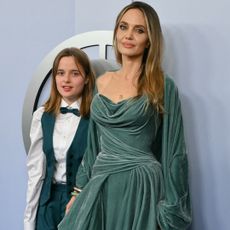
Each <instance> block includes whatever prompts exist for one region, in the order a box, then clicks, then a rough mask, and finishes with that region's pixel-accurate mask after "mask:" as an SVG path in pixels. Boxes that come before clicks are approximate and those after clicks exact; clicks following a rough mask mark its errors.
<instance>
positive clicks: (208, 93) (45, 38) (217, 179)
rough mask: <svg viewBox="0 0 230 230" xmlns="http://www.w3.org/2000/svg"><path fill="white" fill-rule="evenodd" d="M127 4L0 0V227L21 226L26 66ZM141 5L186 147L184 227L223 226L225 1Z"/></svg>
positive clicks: (227, 68) (228, 31)
mask: <svg viewBox="0 0 230 230" xmlns="http://www.w3.org/2000/svg"><path fill="white" fill-rule="evenodd" d="M130 2H131V1H124V0H123V1H122V0H119V1H107V0H99V1H90V0H84V1H82V0H69V1H61V0H49V1H45V0H40V1H38V2H36V1H29V0H23V1H20V2H17V1H10V0H1V1H0V19H1V20H0V31H1V39H0V41H1V43H0V50H1V52H0V61H1V63H0V66H1V68H0V76H1V84H0V97H1V119H0V144H1V145H0V146H1V167H0V183H1V189H0V192H1V196H0V204H1V205H2V208H1V211H0V212H1V213H0V220H1V221H0V229H4V230H5V229H6V230H8V229H9V230H12V229H19V230H20V229H23V212H24V208H25V198H26V196H25V194H26V184H27V173H26V153H25V149H24V146H23V139H22V130H21V120H22V117H21V116H22V108H23V102H24V97H25V94H26V90H27V87H28V85H29V82H30V80H31V78H32V76H33V73H34V71H35V70H36V68H37V66H38V65H39V63H40V62H41V61H42V60H43V58H44V57H45V56H46V55H47V54H48V53H49V52H50V51H51V50H52V49H54V48H55V47H56V46H57V45H58V44H60V43H61V42H63V41H65V40H66V39H68V38H69V37H71V36H74V35H76V34H80V33H83V32H88V31H92V30H112V29H113V26H114V21H115V18H116V15H117V13H118V12H119V11H120V9H121V8H122V7H123V6H125V5H126V4H128V3H130ZM146 2H148V3H149V4H151V5H152V6H153V7H154V8H155V9H156V11H157V12H158V14H159V17H160V19H161V23H162V26H163V31H164V37H165V58H164V68H165V71H166V72H167V73H168V74H170V75H171V76H172V78H173V79H174V80H175V82H176V84H177V85H178V88H179V90H180V96H181V101H182V109H183V116H184V125H185V135H186V141H187V145H188V150H189V153H188V157H189V166H190V188H191V195H192V205H193V226H192V229H193V230H216V229H220V230H228V229H230V224H229V221H228V219H229V213H230V210H229V207H230V199H229V198H228V196H229V194H230V184H229V183H228V178H229V176H230V155H229V153H230V151H229V150H230V141H229V135H228V133H229V129H230V122H229V117H230V108H229V103H228V98H230V90H228V88H229V84H230V80H229V76H230V65H229V53H230V52H229V51H230V43H229V41H230V26H229V16H228V9H229V8H230V2H229V1H228V0H219V1H211V2H210V1H208V0H203V1H199V0H193V1H187V0H174V1H170V0H164V1H162V0H155V1H146ZM89 5H90V7H88V6H89Z"/></svg>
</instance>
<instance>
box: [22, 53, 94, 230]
mask: <svg viewBox="0 0 230 230" xmlns="http://www.w3.org/2000/svg"><path fill="white" fill-rule="evenodd" d="M94 81H95V80H94V74H93V73H92V70H91V66H90V62H89V59H88V57H87V55H86V54H85V53H84V52H83V51H81V50H80V49H77V48H66V49H64V50H62V51H61V52H60V53H59V54H58V55H57V56H56V58H55V60H54V63H53V69H52V86H51V93H50V97H49V99H48V100H47V102H46V103H45V105H44V106H42V107H40V108H38V109H37V110H36V111H35V112H34V114H33V119H32V124H31V132H30V137H31V146H30V150H29V153H28V160H27V167H28V176H29V178H28V189H27V206H26V210H25V217H24V229H25V230H34V229H36V230H51V229H53V230H55V229H57V225H58V224H59V222H60V221H61V219H62V218H63V216H64V214H65V206H66V204H67V202H68V201H69V199H70V196H71V192H72V190H73V187H74V185H75V176H76V172H77V170H78V167H79V165H80V163H81V160H82V157H83V153H84V152H85V148H86V142H87V133H88V122H89V119H88V117H89V113H90V104H91V100H92V91H93V88H94Z"/></svg>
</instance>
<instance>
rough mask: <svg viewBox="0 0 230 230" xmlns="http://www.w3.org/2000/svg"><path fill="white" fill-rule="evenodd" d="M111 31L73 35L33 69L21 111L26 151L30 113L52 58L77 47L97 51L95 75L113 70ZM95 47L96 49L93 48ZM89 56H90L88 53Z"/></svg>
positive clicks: (94, 62) (28, 144)
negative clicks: (110, 51) (68, 48)
mask: <svg viewBox="0 0 230 230" xmlns="http://www.w3.org/2000/svg"><path fill="white" fill-rule="evenodd" d="M112 38H113V32H112V31H92V32H87V33H82V34H79V35H76V36H73V37H71V38H69V39H67V40H65V41H64V42H62V43H61V44H59V45H58V46H57V47H56V48H54V49H53V50H52V51H51V52H50V53H49V54H48V55H47V56H46V57H45V58H44V59H43V60H42V62H41V63H40V65H39V66H38V68H37V70H36V71H35V73H34V75H33V77H32V80H31V82H30V83H29V86H28V90H27V92H26V96H25V100H24V105H23V113H22V134H23V141H24V146H25V149H26V152H28V150H29V146H30V137H29V132H30V126H31V120H32V114H33V112H34V111H35V110H36V109H37V107H38V102H39V99H40V97H41V95H42V91H43V89H44V86H45V85H46V83H47V81H48V79H49V78H50V75H51V71H52V65H53V60H54V58H55V57H56V55H57V54H58V53H59V52H60V51H61V50H62V49H64V48H66V47H77V48H81V49H84V51H86V53H87V54H88V52H87V50H89V51H90V49H91V48H93V49H92V50H91V51H90V52H91V54H94V55H95V52H97V59H94V60H92V66H93V69H94V71H95V74H96V76H98V75H101V74H103V73H104V72H105V71H108V70H114V69H117V68H118V65H117V64H116V62H115V60H114V59H109V58H108V56H109V47H112ZM95 47H97V48H98V49H97V50H94V48H95ZM88 55H89V58H91V57H90V56H91V55H90V54H88Z"/></svg>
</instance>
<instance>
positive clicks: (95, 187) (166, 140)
mask: <svg viewBox="0 0 230 230" xmlns="http://www.w3.org/2000/svg"><path fill="white" fill-rule="evenodd" d="M164 108H165V113H164V115H163V119H162V118H161V116H160V115H159V114H158V113H157V112H156V110H155V109H154V107H153V106H151V105H149V103H148V100H147V97H146V96H141V97H139V98H129V99H127V100H123V101H120V102H119V103H113V102H112V101H111V100H110V99H109V98H107V97H105V96H103V95H100V94H98V93H97V94H96V95H95V96H94V99H93V102H92V110H91V120H90V125H89V137H88V147H87V151H86V153H85V155H84V158H83V161H82V163H81V166H80V168H79V171H78V174H77V177H76V185H77V187H79V188H82V189H83V190H82V192H81V193H80V194H79V195H78V196H77V198H76V200H75V202H74V204H73V206H72V208H71V210H70V212H69V213H68V214H67V215H66V216H65V218H64V219H63V221H62V222H61V223H60V225H59V230H143V229H144V230H157V229H158V227H159V226H160V228H161V229H163V230H174V229H181V230H183V229H186V228H187V227H188V226H189V224H190V222H191V208H190V200H189V190H188V178H187V177H188V173H187V171H188V167H187V156H186V148H185V142H184V134H183V123H182V116H181V109H180V101H179V98H178V92H177V88H176V86H175V84H174V83H173V81H172V80H171V79H170V78H168V77H166V78H165V92H164Z"/></svg>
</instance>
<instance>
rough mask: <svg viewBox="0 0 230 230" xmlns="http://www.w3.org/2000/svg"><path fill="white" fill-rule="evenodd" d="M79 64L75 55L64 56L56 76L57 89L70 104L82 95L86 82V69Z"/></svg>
mask: <svg viewBox="0 0 230 230" xmlns="http://www.w3.org/2000/svg"><path fill="white" fill-rule="evenodd" d="M78 66H79V67H80V69H79V67H78ZM78 66H77V65H76V63H75V60H74V57H73V56H68V57H62V58H61V59H60V62H59V65H58V69H57V74H56V76H55V81H56V85H57V90H58V92H59V93H60V95H61V96H62V98H63V99H64V100H65V101H66V102H67V103H68V104H69V105H70V104H72V103H73V102H74V101H76V100H77V99H78V98H79V97H81V94H82V91H83V89H84V86H85V84H86V77H85V73H84V70H83V69H82V68H81V66H80V65H78Z"/></svg>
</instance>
